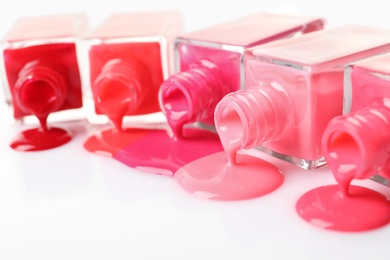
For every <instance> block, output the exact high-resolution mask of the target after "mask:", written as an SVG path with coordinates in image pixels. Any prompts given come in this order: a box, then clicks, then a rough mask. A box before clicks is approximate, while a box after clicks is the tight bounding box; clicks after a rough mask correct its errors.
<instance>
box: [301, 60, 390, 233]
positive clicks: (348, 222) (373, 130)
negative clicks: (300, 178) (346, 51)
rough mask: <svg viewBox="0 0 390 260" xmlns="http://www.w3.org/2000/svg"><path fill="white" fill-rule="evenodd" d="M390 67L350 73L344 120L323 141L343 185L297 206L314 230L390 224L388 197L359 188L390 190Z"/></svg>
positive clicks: (360, 65) (380, 64)
mask: <svg viewBox="0 0 390 260" xmlns="http://www.w3.org/2000/svg"><path fill="white" fill-rule="evenodd" d="M389 62H390V54H389V53H386V54H383V55H378V56H374V57H371V58H367V59H364V60H361V61H357V62H354V63H352V64H350V65H348V66H347V67H346V69H345V85H344V114H343V115H339V116H336V117H335V118H333V119H332V120H331V121H330V122H329V123H328V125H327V127H326V128H325V131H324V134H323V136H322V149H323V154H324V156H325V158H326V161H327V163H328V165H329V168H330V169H331V171H332V174H333V176H334V178H335V180H336V182H337V183H336V184H327V185H324V186H320V187H316V188H314V189H312V190H309V191H307V192H306V193H304V194H303V195H302V196H301V197H300V198H299V200H298V201H297V204H296V209H297V212H298V214H299V215H300V217H302V219H304V220H306V221H307V222H309V223H310V224H314V225H316V226H318V227H320V228H325V229H330V230H336V231H348V232H356V231H367V230H372V229H377V228H380V227H382V226H385V225H388V224H389V222H390V201H389V199H388V197H387V196H386V195H385V194H382V193H381V192H379V191H375V190H373V189H370V188H367V187H364V186H358V185H355V184H353V182H354V181H355V180H363V179H369V178H371V179H373V180H375V181H377V182H379V183H382V184H384V185H387V186H390V156H389V151H390V90H389V87H390V77H389V75H390V69H389V68H388V64H389ZM368 212H369V213H368Z"/></svg>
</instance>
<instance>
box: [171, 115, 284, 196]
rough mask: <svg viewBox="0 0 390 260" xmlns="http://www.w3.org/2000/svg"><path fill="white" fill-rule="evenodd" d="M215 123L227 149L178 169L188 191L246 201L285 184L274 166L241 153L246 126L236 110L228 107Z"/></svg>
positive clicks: (181, 182) (175, 176)
mask: <svg viewBox="0 0 390 260" xmlns="http://www.w3.org/2000/svg"><path fill="white" fill-rule="evenodd" d="M217 109H218V107H217ZM216 126H217V132H218V134H219V136H220V138H221V142H222V146H223V148H224V150H225V152H219V153H215V154H211V155H209V156H206V157H203V158H201V159H198V160H196V161H194V162H191V163H189V164H187V165H185V166H184V167H182V168H181V169H179V170H178V171H177V172H176V173H175V175H174V178H175V179H176V180H177V181H178V183H179V184H180V185H181V186H182V187H183V188H184V189H185V190H187V191H189V192H190V193H192V194H193V195H195V196H199V197H202V198H207V199H213V200H244V199H251V198H255V197H259V196H263V195H265V194H268V193H270V192H272V191H273V190H275V189H277V188H278V187H279V186H280V185H281V184H282V183H283V180H284V177H283V175H282V173H281V172H280V171H279V169H277V168H276V167H275V166H274V165H272V164H270V163H268V162H266V161H264V160H262V159H260V158H256V157H253V156H250V155H248V154H244V153H239V150H240V149H242V143H241V142H242V132H243V131H242V130H243V129H242V121H241V118H240V117H239V115H238V114H237V113H236V112H235V110H233V109H229V108H227V109H225V111H224V113H222V118H221V119H220V120H219V121H218V124H216Z"/></svg>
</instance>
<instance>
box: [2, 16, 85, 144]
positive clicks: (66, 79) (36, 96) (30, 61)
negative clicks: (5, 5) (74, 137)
mask: <svg viewBox="0 0 390 260" xmlns="http://www.w3.org/2000/svg"><path fill="white" fill-rule="evenodd" d="M86 29H87V17H86V15H84V14H81V13H76V14H62V15H50V16H30V17H23V18H21V19H19V20H18V21H17V22H16V24H15V25H14V26H13V27H12V28H11V29H10V30H9V31H8V33H7V34H6V35H5V36H4V38H3V40H2V54H3V55H2V58H3V60H2V66H3V67H2V73H3V75H4V77H3V83H4V84H3V85H4V87H5V88H4V90H5V98H6V105H7V107H8V108H9V109H10V111H11V112H10V115H11V118H12V119H13V122H20V123H23V124H24V123H26V124H28V123H38V122H39V123H40V127H39V128H37V129H30V130H29V131H26V132H23V133H21V134H20V135H19V136H18V137H17V138H16V140H14V142H13V143H12V144H11V147H12V148H14V149H16V150H28V151H33V150H44V149H50V148H53V147H56V146H58V145H61V144H63V143H65V142H67V141H69V140H70V139H71V138H70V135H69V134H70V133H69V132H68V131H67V130H64V129H59V128H55V127H49V126H47V123H48V121H49V122H54V121H56V122H58V121H69V120H76V119H83V118H85V115H84V111H83V102H82V86H81V85H82V83H81V77H80V71H79V63H78V46H79V45H78V43H79V39H80V38H81V36H82V34H83V33H85V31H86ZM49 115H50V117H49Z"/></svg>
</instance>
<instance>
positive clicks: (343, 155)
mask: <svg viewBox="0 0 390 260" xmlns="http://www.w3.org/2000/svg"><path fill="white" fill-rule="evenodd" d="M326 145H327V146H328V154H329V156H328V157H327V161H328V164H329V166H330V169H331V171H332V172H333V174H334V177H335V179H336V181H337V183H338V184H337V185H328V186H322V187H318V188H315V189H312V190H310V191H308V192H307V193H305V194H304V195H303V196H302V197H301V198H300V199H299V200H298V202H297V204H296V210H297V212H298V214H299V215H300V216H301V217H302V218H303V219H304V220H306V221H307V222H309V223H311V224H313V225H316V226H318V227H321V228H324V229H329V230H335V231H350V232H354V231H355V232H356V231H367V230H371V229H375V228H379V227H381V226H384V225H387V224H389V223H390V200H389V199H388V198H386V196H384V195H382V194H381V193H379V192H376V191H374V190H371V189H368V188H365V187H359V186H355V185H351V181H352V180H353V179H357V178H359V174H362V172H361V170H360V169H361V165H362V164H363V165H364V162H363V161H362V160H361V159H362V157H361V156H360V150H359V147H358V145H357V143H356V142H355V141H354V140H353V138H352V137H351V136H350V135H348V134H339V135H338V136H336V138H333V140H330V141H329V142H328V143H327V144H326ZM364 173H365V172H363V174H364Z"/></svg>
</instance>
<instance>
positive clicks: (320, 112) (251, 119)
mask: <svg viewBox="0 0 390 260" xmlns="http://www.w3.org/2000/svg"><path fill="white" fill-rule="evenodd" d="M389 40H390V32H389V31H388V30H385V29H380V28H373V27H367V26H361V25H345V26H340V27H337V28H332V29H327V30H322V31H317V32H313V33H310V34H307V35H302V36H301V37H296V38H291V39H285V40H280V41H277V42H274V43H269V44H266V45H262V46H259V47H256V48H253V49H252V51H253V58H252V59H250V60H248V61H247V62H246V83H245V85H246V87H247V89H246V90H240V91H237V92H234V93H231V94H228V95H227V96H225V97H224V98H223V99H222V100H221V101H220V102H219V104H218V106H217V108H216V110H215V123H216V126H217V131H218V133H219V135H220V137H221V139H225V141H224V143H227V144H229V145H235V146H237V149H236V150H240V149H251V148H257V149H260V150H262V151H264V152H266V153H268V154H271V155H272V156H275V157H278V158H280V159H282V160H285V161H288V162H291V163H293V164H295V165H297V166H300V167H302V168H304V169H313V168H317V167H320V166H322V165H324V164H326V160H325V158H324V155H323V153H322V149H321V138H322V135H323V132H324V129H325V127H326V125H327V124H328V123H329V121H330V120H331V119H332V118H334V117H336V116H338V115H341V114H342V111H343V85H344V84H343V83H344V67H345V66H346V65H348V64H350V63H352V62H355V61H358V60H361V59H364V58H367V57H371V56H374V55H377V54H379V53H383V52H386V51H388V50H389V48H390V44H389V42H390V41H389Z"/></svg>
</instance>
